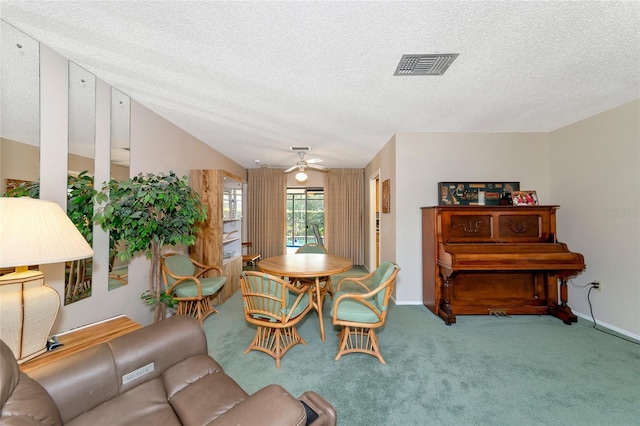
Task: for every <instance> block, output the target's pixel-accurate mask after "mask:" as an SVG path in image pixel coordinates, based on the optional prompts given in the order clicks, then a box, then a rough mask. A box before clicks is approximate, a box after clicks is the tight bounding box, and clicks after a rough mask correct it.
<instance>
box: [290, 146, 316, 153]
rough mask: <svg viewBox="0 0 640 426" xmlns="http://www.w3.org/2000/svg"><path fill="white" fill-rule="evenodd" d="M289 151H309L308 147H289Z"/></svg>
mask: <svg viewBox="0 0 640 426" xmlns="http://www.w3.org/2000/svg"><path fill="white" fill-rule="evenodd" d="M289 149H290V150H291V151H295V152H309V151H311V147H310V146H290V147H289Z"/></svg>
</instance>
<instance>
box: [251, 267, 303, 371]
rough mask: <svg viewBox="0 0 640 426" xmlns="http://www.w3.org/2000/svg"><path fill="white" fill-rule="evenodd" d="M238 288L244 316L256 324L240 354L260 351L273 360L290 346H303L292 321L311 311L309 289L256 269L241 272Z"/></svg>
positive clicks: (282, 354)
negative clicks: (253, 336)
mask: <svg viewBox="0 0 640 426" xmlns="http://www.w3.org/2000/svg"><path fill="white" fill-rule="evenodd" d="M240 289H241V291H242V301H243V305H244V314H245V319H246V321H247V322H248V323H250V324H254V325H256V326H258V329H257V331H256V335H255V338H254V339H253V341H252V342H251V345H249V347H248V348H247V350H246V351H244V353H245V354H246V353H248V352H249V351H251V350H257V351H262V352H264V353H266V354H269V355H271V356H272V357H273V358H275V360H276V367H277V368H280V359H281V358H282V357H283V356H284V354H285V353H286V352H287V351H288V350H289V349H291V348H292V347H293V346H295V345H297V344H298V343H301V344H303V345H306V344H307V342H305V341H304V340H303V339H302V338H301V337H300V335H299V334H298V330H297V329H296V324H298V323H299V322H300V320H302V318H304V316H305V315H306V314H307V313H308V312H309V311H310V310H311V308H312V307H313V305H312V304H311V298H310V290H309V289H300V288H298V287H295V286H293V285H291V284H290V283H289V282H287V281H285V280H283V279H281V278H278V277H276V276H273V275H269V274H265V273H263V272H258V271H244V272H243V273H242V275H241V276H240Z"/></svg>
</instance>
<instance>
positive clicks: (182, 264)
mask: <svg viewBox="0 0 640 426" xmlns="http://www.w3.org/2000/svg"><path fill="white" fill-rule="evenodd" d="M164 264H165V265H166V267H167V268H168V269H169V270H170V271H171V273H172V274H173V275H179V276H181V277H192V276H194V275H195V273H196V267H195V265H194V264H193V262H191V259H190V258H189V257H188V256H185V255H182V254H174V255H173V256H167V257H165V258H164ZM167 281H168V284H169V285H173V283H174V282H176V281H177V280H176V279H174V278H173V277H171V276H169V275H167Z"/></svg>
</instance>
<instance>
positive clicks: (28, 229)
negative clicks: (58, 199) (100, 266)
mask: <svg viewBox="0 0 640 426" xmlns="http://www.w3.org/2000/svg"><path fill="white" fill-rule="evenodd" d="M91 256H93V249H92V248H91V246H90V245H89V243H87V241H86V240H85V239H84V237H83V236H82V234H81V233H80V231H78V229H77V228H76V227H75V225H74V224H73V222H71V219H69V217H68V216H67V214H66V213H65V212H64V211H63V210H62V208H60V206H59V205H58V204H57V203H54V202H52V201H46V200H37V199H33V198H29V197H19V198H12V197H0V266H1V267H12V266H14V267H16V266H29V265H40V264H46V263H59V262H65V261H68V260H77V259H84V258H87V257H91Z"/></svg>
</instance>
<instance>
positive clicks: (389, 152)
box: [364, 135, 397, 291]
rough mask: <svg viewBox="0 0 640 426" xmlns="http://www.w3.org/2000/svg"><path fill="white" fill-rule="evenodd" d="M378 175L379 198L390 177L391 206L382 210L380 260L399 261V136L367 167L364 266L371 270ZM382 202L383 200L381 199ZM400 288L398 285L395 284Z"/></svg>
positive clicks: (385, 146)
mask: <svg viewBox="0 0 640 426" xmlns="http://www.w3.org/2000/svg"><path fill="white" fill-rule="evenodd" d="M376 176H377V177H378V181H379V191H380V197H381V196H382V182H384V181H385V180H387V179H389V183H390V185H389V186H390V188H391V191H390V192H391V199H390V202H391V209H390V212H389V213H382V209H381V206H380V205H379V206H378V209H379V210H380V213H379V215H378V217H379V220H380V261H381V262H384V261H390V262H396V246H397V244H396V217H397V215H396V213H397V208H396V196H395V194H396V186H397V181H396V178H395V177H396V136H395V135H394V136H392V137H391V138H390V139H389V140H388V141H387V143H386V144H385V145H384V146H383V147H382V149H381V150H380V151H379V152H378V153H377V154H376V156H375V157H373V159H372V160H371V161H370V162H369V164H367V167H365V170H364V177H365V201H364V205H365V206H366V209H365V224H364V226H365V233H364V235H365V243H364V246H365V260H366V264H365V266H366V267H367V269H369V270H370V271H372V270H374V269H375V266H376V265H374V256H375V253H374V250H375V232H373V229H374V228H375V222H374V220H375V204H376V200H375V190H374V188H375V187H374V183H372V180H373V179H375V178H376ZM378 203H379V204H380V203H381V200H380V199H379V200H378ZM396 291H397V286H396Z"/></svg>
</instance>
